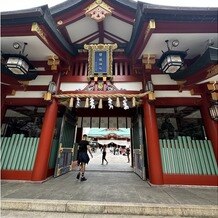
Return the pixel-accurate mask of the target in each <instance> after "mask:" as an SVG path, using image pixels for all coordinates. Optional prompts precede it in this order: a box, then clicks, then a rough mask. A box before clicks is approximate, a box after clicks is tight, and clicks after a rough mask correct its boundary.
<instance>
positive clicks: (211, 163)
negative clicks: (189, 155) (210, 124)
mask: <svg viewBox="0 0 218 218" xmlns="http://www.w3.org/2000/svg"><path fill="white" fill-rule="evenodd" d="M203 143H204V147H205V151H206V156H207V160H208V163H209V165H208V167H209V168H210V172H211V174H212V175H215V170H214V167H213V162H212V158H211V153H210V149H209V146H208V144H207V141H206V140H204V141H203Z"/></svg>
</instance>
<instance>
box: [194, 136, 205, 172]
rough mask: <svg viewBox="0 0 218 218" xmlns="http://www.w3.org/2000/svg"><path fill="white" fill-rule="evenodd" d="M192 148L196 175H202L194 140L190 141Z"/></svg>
mask: <svg viewBox="0 0 218 218" xmlns="http://www.w3.org/2000/svg"><path fill="white" fill-rule="evenodd" d="M192 146H193V147H192V148H193V154H194V158H195V161H196V168H197V174H203V171H202V167H201V162H200V156H199V154H198V150H197V144H196V141H195V140H193V141H192Z"/></svg>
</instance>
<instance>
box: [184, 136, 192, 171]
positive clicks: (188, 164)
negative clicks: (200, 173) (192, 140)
mask: <svg viewBox="0 0 218 218" xmlns="http://www.w3.org/2000/svg"><path fill="white" fill-rule="evenodd" d="M187 138H188V137H185V136H183V137H182V140H183V144H184V148H185V154H186V161H187V167H188V174H193V166H192V161H191V155H190V152H189V144H188V140H187Z"/></svg>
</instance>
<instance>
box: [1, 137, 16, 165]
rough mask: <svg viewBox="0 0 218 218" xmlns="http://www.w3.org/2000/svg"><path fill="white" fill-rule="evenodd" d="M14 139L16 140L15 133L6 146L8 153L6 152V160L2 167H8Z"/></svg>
mask: <svg viewBox="0 0 218 218" xmlns="http://www.w3.org/2000/svg"><path fill="white" fill-rule="evenodd" d="M14 140H15V135H12V137H10V138H9V141H8V146H7V147H6V148H5V150H6V154H5V161H4V162H3V164H2V169H7V166H8V162H9V158H10V154H11V149H12V144H13V142H14Z"/></svg>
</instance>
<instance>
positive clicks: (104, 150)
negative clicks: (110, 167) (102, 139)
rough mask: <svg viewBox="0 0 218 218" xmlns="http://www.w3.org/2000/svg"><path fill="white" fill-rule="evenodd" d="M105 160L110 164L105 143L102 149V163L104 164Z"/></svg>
mask: <svg viewBox="0 0 218 218" xmlns="http://www.w3.org/2000/svg"><path fill="white" fill-rule="evenodd" d="M104 160H105V161H106V163H107V164H108V161H107V160H106V145H104V146H103V149H102V165H104Z"/></svg>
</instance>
